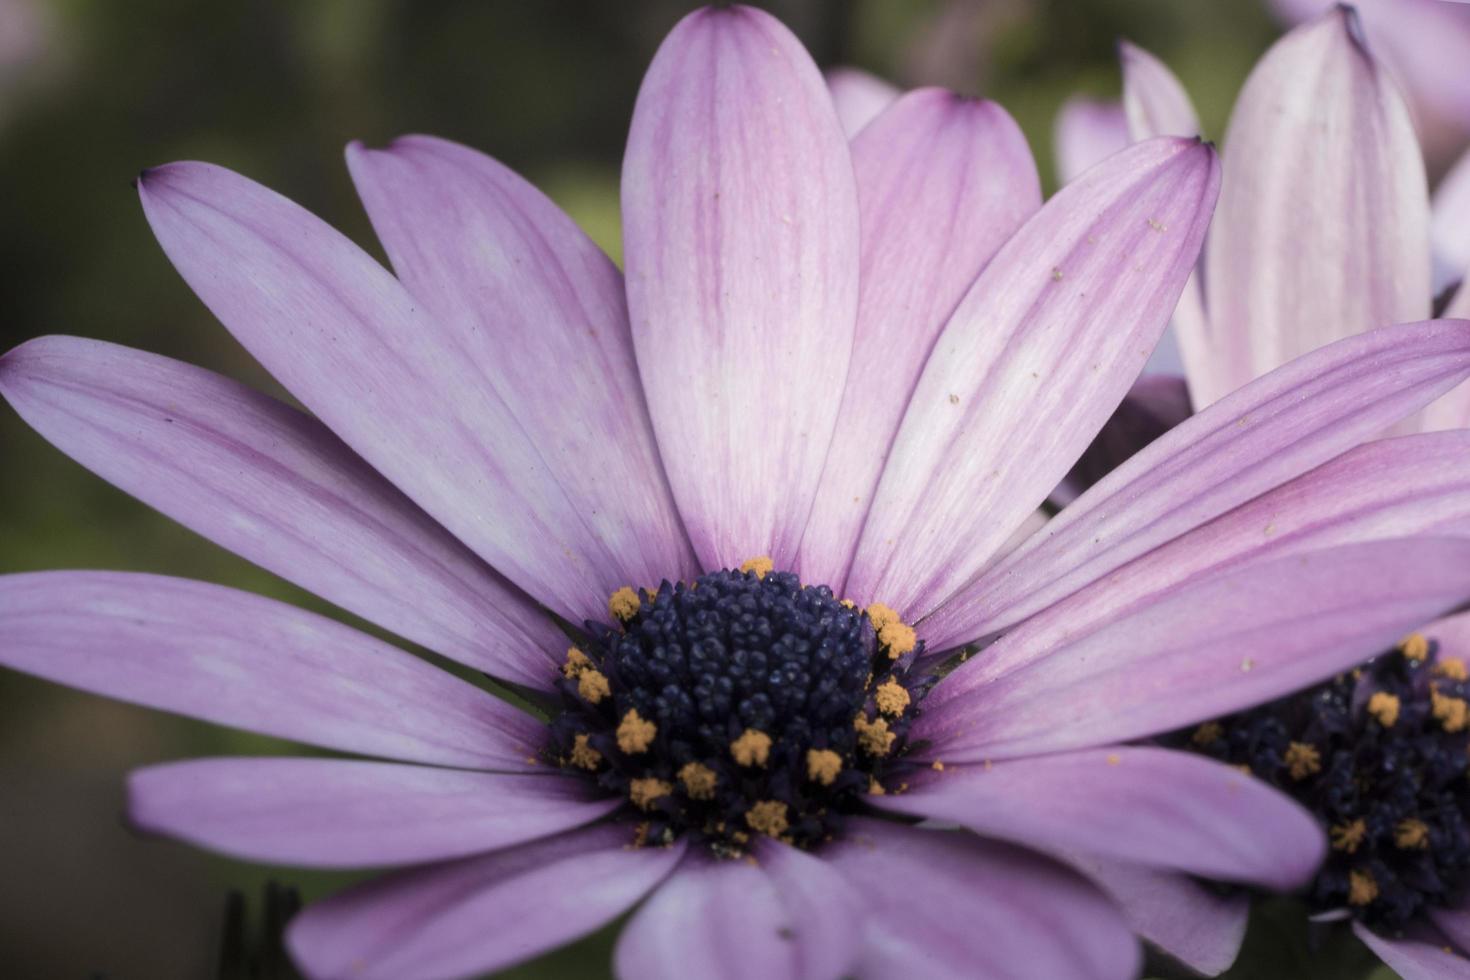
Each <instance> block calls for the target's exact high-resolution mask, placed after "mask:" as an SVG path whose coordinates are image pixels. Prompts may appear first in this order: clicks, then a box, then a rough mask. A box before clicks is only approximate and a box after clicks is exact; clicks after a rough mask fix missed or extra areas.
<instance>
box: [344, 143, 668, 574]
mask: <svg viewBox="0 0 1470 980" xmlns="http://www.w3.org/2000/svg"><path fill="white" fill-rule="evenodd" d="M347 163H348V166H349V168H350V169H351V171H352V178H353V180H354V181H355V182H356V184H357V189H358V192H359V193H360V194H361V195H362V200H363V203H364V204H365V205H366V206H367V210H368V214H369V216H370V217H371V218H372V220H373V227H374V228H375V229H376V230H377V232H378V238H379V239H381V240H382V242H383V247H384V248H385V249H387V251H388V257H389V259H391V260H392V262H393V269H394V271H395V272H397V274H398V277H399V279H400V280H402V281H403V284H404V285H405V286H407V287H408V291H409V292H411V293H412V294H413V295H414V296H415V297H416V298H417V299H418V300H419V301H420V302H422V303H423V304H424V306H425V307H426V308H427V309H428V310H429V312H430V313H432V314H433V315H434V317H436V318H437V320H438V322H439V323H441V324H443V326H444V328H445V329H446V330H448V331H449V332H451V333H452V334H453V335H454V336H455V337H456V338H457V340H458V342H459V344H460V345H461V347H462V348H463V349H464V350H465V354H466V356H467V357H468V358H469V359H470V360H472V361H473V362H474V364H475V367H476V368H477V370H478V371H479V373H480V374H481V375H482V376H483V377H484V378H485V381H486V383H487V384H489V385H490V386H491V387H492V388H493V389H494V391H495V393H496V395H498V396H499V397H500V399H501V401H502V402H503V403H504V404H505V405H506V407H507V408H508V409H509V410H510V413H511V414H512V415H513V416H514V417H515V420H516V423H517V424H518V425H519V426H520V428H521V430H522V431H523V432H525V434H526V437H527V438H528V439H529V440H530V441H531V442H532V443H534V444H535V445H536V446H537V447H538V448H539V449H540V450H541V456H542V458H543V460H544V461H545V464H546V467H547V469H548V471H549V472H550V473H551V475H552V476H553V477H554V478H555V480H556V482H557V484H558V485H560V486H561V487H562V488H563V489H564V490H565V491H566V493H567V496H568V498H569V499H571V501H572V502H573V503H574V504H576V505H577V508H578V510H579V511H581V512H582V513H583V515H584V520H585V521H586V522H587V523H588V524H589V525H590V527H591V530H592V531H593V533H594V534H596V536H597V538H598V540H600V541H602V542H603V543H605V544H606V545H607V546H608V547H609V549H610V550H611V551H612V553H613V554H614V555H616V556H618V557H619V558H620V559H621V562H622V565H623V567H624V569H625V572H626V574H627V575H629V576H631V577H630V578H628V579H627V583H626V584H642V585H646V584H650V583H657V582H659V581H661V580H662V579H664V578H668V579H671V580H676V581H677V580H679V579H681V578H691V577H692V576H693V575H694V574H695V572H696V569H695V565H694V556H693V553H692V552H691V551H690V549H689V543H688V541H687V540H686V539H685V536H684V528H683V525H682V524H681V523H680V521H679V515H678V513H677V512H676V511H675V509H674V500H673V497H672V495H671V494H670V493H669V486H668V481H667V480H666V479H665V478H664V473H663V465H662V463H661V462H660V461H659V456H658V449H657V447H656V446H655V445H654V441H653V428H652V426H651V425H650V423H649V419H648V408H647V406H646V405H645V404H644V400H643V389H642V386H641V384H640V382H639V380H638V365H637V363H636V362H635V361H634V358H633V338H632V334H631V333H630V331H629V327H628V308H627V300H626V299H625V297H624V293H623V277H622V275H621V274H620V273H619V272H618V269H617V267H616V266H615V265H613V264H612V261H611V260H610V259H609V258H608V257H607V256H606V255H604V254H603V252H602V250H601V249H599V248H598V247H597V246H596V245H595V244H593V243H592V240H591V239H590V238H588V237H587V236H586V235H585V234H584V233H583V232H582V230H581V229H580V228H578V227H577V225H576V223H575V222H573V221H572V220H571V219H570V218H568V217H567V216H566V215H565V214H563V213H562V211H561V209H560V208H558V207H557V206H556V205H555V204H553V203H552V202H551V201H550V200H549V199H548V198H547V197H546V196H545V195H544V194H542V193H541V192H540V191H538V190H537V189H536V188H534V187H532V186H531V185H530V184H529V183H527V182H526V181H525V180H522V179H521V178H520V177H519V176H517V175H516V174H515V173H513V172H512V171H511V170H509V169H508V168H507V167H505V166H503V165H501V164H500V163H498V162H496V161H495V160H492V159H491V158H489V157H487V156H485V155H484V154H482V153H476V152H475V151H474V150H471V149H469V148H467V147H463V146H459V145H457V144H455V143H450V142H448V141H447V140H437V139H431V138H429V137H424V136H410V137H406V138H404V139H399V140H396V141H394V142H393V144H392V145H391V146H390V147H388V149H386V150H369V149H365V148H364V147H362V146H361V145H360V144H353V145H352V146H350V147H349V148H348V150H347Z"/></svg>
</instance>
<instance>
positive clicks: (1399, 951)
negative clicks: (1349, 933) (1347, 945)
mask: <svg viewBox="0 0 1470 980" xmlns="http://www.w3.org/2000/svg"><path fill="white" fill-rule="evenodd" d="M1353 933H1354V934H1355V935H1356V936H1357V937H1358V938H1359V939H1361V940H1362V941H1363V942H1364V943H1365V944H1367V946H1368V948H1369V949H1371V950H1373V952H1374V953H1377V954H1378V958H1379V959H1381V960H1383V962H1384V963H1387V964H1388V966H1389V967H1390V968H1391V969H1392V970H1393V971H1394V972H1395V973H1397V974H1398V975H1399V977H1400V980H1467V978H1470V958H1467V957H1466V956H1465V954H1464V953H1460V952H1456V951H1455V950H1453V949H1448V948H1445V947H1443V946H1439V945H1436V944H1435V943H1432V942H1428V941H1426V940H1425V939H1423V938H1404V939H1390V938H1388V937H1386V936H1380V935H1379V934H1378V933H1376V932H1374V931H1373V930H1372V929H1369V928H1368V927H1367V926H1365V925H1363V924H1362V923H1361V922H1354V923H1353Z"/></svg>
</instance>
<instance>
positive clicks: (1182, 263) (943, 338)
mask: <svg viewBox="0 0 1470 980" xmlns="http://www.w3.org/2000/svg"><path fill="white" fill-rule="evenodd" d="M1217 181H1218V168H1217V167H1216V164H1215V156H1214V153H1213V151H1212V150H1210V148H1209V147H1207V146H1204V145H1202V144H1200V143H1198V142H1196V141H1189V140H1172V139H1161V140H1151V141H1149V142H1147V143H1139V144H1135V145H1134V146H1132V147H1129V148H1128V149H1126V150H1124V151H1123V152H1122V153H1119V154H1117V155H1116V156H1113V157H1110V158H1109V159H1108V160H1107V161H1105V162H1104V163H1103V164H1101V165H1099V166H1098V167H1095V168H1094V169H1092V170H1091V171H1089V172H1088V174H1087V175H1086V176H1085V177H1083V178H1082V179H1080V180H1078V181H1077V182H1075V183H1073V184H1071V185H1069V186H1067V187H1066V188H1064V189H1063V190H1062V191H1061V192H1060V193H1059V194H1057V195H1056V196H1055V197H1053V198H1052V199H1051V200H1050V201H1048V202H1047V204H1046V205H1045V206H1044V207H1043V208H1042V209H1041V211H1040V212H1039V213H1038V214H1037V215H1036V216H1035V217H1033V218H1032V219H1031V220H1030V221H1028V222H1027V223H1026V224H1025V225H1024V226H1023V227H1022V228H1021V230H1020V231H1018V232H1017V233H1016V234H1015V236H1014V237H1012V238H1011V239H1010V241H1008V242H1007V243H1006V245H1005V246H1004V247H1003V248H1002V249H1001V250H1000V252H999V254H997V255H996V257H995V258H994V259H993V260H991V262H990V264H989V265H987V266H986V267H985V271H984V272H982V273H981V274H980V278H979V279H977V280H976V281H975V284H974V286H973V287H972V288H971V289H970V291H969V292H968V293H967V294H966V295H965V298H964V300H962V301H961V303H960V306H959V308H958V309H957V310H956V311H955V314H954V316H953V317H952V318H951V319H950V322H949V324H948V325H947V326H946V327H945V328H944V331H943V333H941V334H940V337H939V341H938V343H937V344H936V346H935V348H934V352H933V354H932V355H931V356H930V358H929V361H928V363H927V364H926V365H925V366H924V372H923V375H922V376H921V377H920V379H919V384H918V387H917V389H916V390H915V392H914V396H913V399H912V400H911V401H910V402H909V405H908V409H907V411H906V413H905V415H904V418H903V423H902V425H901V426H900V428H899V432H898V436H897V438H896V439H895V441H894V445H893V450H892V452H891V453H890V454H889V457H888V462H887V464H886V465H885V467H884V470H883V477H882V480H881V481H880V482H879V484H878V490H877V494H876V496H875V498H874V501H873V507H872V510H871V512H870V513H869V515H868V519H867V523H866V524H865V525H864V527H863V533H862V538H861V542H860V544H859V545H858V551H857V558H856V559H855V561H854V562H853V569H852V575H851V577H850V578H849V581H848V587H847V593H848V594H849V595H850V596H851V597H852V598H853V599H855V600H859V601H860V602H863V603H866V602H869V601H872V600H874V599H881V600H882V601H883V602H885V603H887V604H888V605H890V606H892V607H894V608H895V609H897V610H899V611H900V612H901V613H903V614H904V616H905V617H906V618H908V619H910V620H912V619H916V618H919V617H920V616H923V615H924V614H927V613H929V612H932V611H933V610H934V608H935V607H936V606H938V605H939V604H940V603H941V602H942V601H943V600H944V599H946V598H948V597H949V596H950V595H951V594H952V593H953V592H954V591H955V590H956V589H958V588H959V587H960V586H962V585H964V584H965V583H966V582H967V581H969V580H970V579H971V578H972V577H973V576H974V575H975V573H976V572H977V571H978V570H979V569H980V568H981V567H983V566H984V564H985V562H986V561H987V560H988V559H989V558H990V556H991V555H992V554H993V553H994V551H995V549H996V548H998V547H999V546H1000V545H1001V544H1002V543H1003V542H1004V541H1005V540H1006V538H1007V537H1009V535H1010V534H1011V532H1012V531H1013V530H1014V529H1015V527H1016V526H1017V525H1018V524H1020V522H1021V520H1022V519H1023V518H1025V516H1026V515H1028V514H1030V513H1031V512H1032V511H1033V510H1035V509H1036V507H1037V506H1039V505H1040V504H1041V502H1042V501H1043V500H1045V499H1046V497H1047V495H1048V494H1050V493H1051V491H1052V490H1053V489H1054V488H1055V487H1056V485H1057V484H1058V483H1059V482H1061V479H1062V477H1064V476H1065V475H1066V473H1067V470H1068V469H1070V468H1071V466H1072V464H1073V462H1075V461H1076V459H1077V457H1079V456H1080V455H1082V452H1083V450H1085V449H1086V448H1087V445H1088V443H1090V442H1091V441H1092V437H1093V436H1094V435H1096V433H1097V432H1098V430H1099V429H1101V428H1102V426H1103V423H1104V422H1106V421H1107V419H1108V417H1109V416H1110V415H1111V414H1112V412H1113V409H1114V408H1116V407H1117V405H1118V403H1119V402H1120V401H1122V399H1123V396H1124V394H1126V392H1127V391H1128V388H1129V386H1130V385H1131V384H1132V383H1133V381H1134V380H1135V379H1136V378H1137V377H1138V373H1139V370H1140V369H1141V368H1142V367H1143V363H1144V361H1146V360H1147V359H1148V356H1149V353H1150V352H1151V351H1152V350H1153V347H1154V345H1155V344H1156V343H1157V342H1158V338H1159V334H1161V333H1162V332H1163V329H1164V325H1165V323H1166V322H1167V320H1168V317H1169V313H1170V311H1171V310H1173V308H1174V303H1175V300H1177V299H1178V298H1179V290H1180V288H1181V287H1182V286H1183V285H1184V280H1185V279H1186V278H1187V277H1188V275H1189V270H1190V268H1191V267H1192V266H1193V264H1194V260H1195V257H1196V255H1197V254H1198V251H1199V243H1200V239H1201V237H1202V236H1203V234H1204V228H1205V225H1206V224H1207V222H1208V220H1209V215H1210V209H1211V207H1212V205H1213V202H1214V194H1215V187H1216V184H1217ZM1020 447H1025V448H1024V451H1021V449H1020Z"/></svg>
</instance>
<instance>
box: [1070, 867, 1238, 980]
mask: <svg viewBox="0 0 1470 980" xmlns="http://www.w3.org/2000/svg"><path fill="white" fill-rule="evenodd" d="M1067 862H1068V863H1069V864H1071V865H1072V866H1073V867H1074V868H1076V869H1077V870H1078V871H1080V872H1082V873H1083V874H1084V875H1086V876H1087V877H1088V878H1091V879H1092V881H1093V883H1094V884H1096V885H1097V886H1098V887H1099V888H1101V889H1102V890H1103V891H1104V892H1106V893H1107V894H1108V896H1109V897H1110V898H1112V899H1113V901H1115V902H1117V903H1118V906H1119V908H1121V909H1122V910H1123V914H1124V915H1125V916H1127V918H1128V924H1129V925H1130V926H1132V928H1133V931H1134V932H1136V933H1138V934H1139V935H1140V936H1142V937H1143V938H1144V939H1146V940H1148V941H1149V942H1150V943H1152V944H1153V945H1154V946H1157V947H1158V948H1159V949H1161V950H1163V951H1164V952H1165V953H1167V954H1168V955H1169V956H1171V957H1173V958H1174V959H1175V960H1178V961H1179V962H1180V963H1182V964H1184V965H1185V966H1186V967H1188V968H1189V969H1191V970H1194V971H1196V972H1199V973H1203V974H1204V975H1206V976H1211V977H1213V976H1217V975H1218V974H1221V973H1224V972H1225V971H1226V970H1228V969H1229V968H1230V966H1231V964H1233V963H1234V962H1235V958H1236V956H1237V955H1239V953H1240V944H1241V942H1242V941H1243V940H1244V939H1245V928H1246V920H1247V919H1248V918H1249V917H1250V894H1249V893H1248V892H1245V891H1243V890H1239V889H1237V890H1235V891H1233V892H1232V893H1230V894H1228V895H1223V894H1219V893H1217V892H1216V891H1213V890H1211V889H1209V888H1207V887H1205V886H1204V885H1201V884H1200V883H1199V882H1197V881H1195V880H1194V879H1193V878H1191V877H1189V876H1188V875H1182V874H1174V873H1171V872H1167V871H1156V870H1154V869H1153V868H1145V867H1143V866H1141V865H1136V864H1129V863H1126V862H1120V861H1107V860H1103V859H1101V858H1098V857H1094V856H1091V855H1087V856H1082V855H1075V854H1074V855H1071V856H1069V857H1068V858H1067Z"/></svg>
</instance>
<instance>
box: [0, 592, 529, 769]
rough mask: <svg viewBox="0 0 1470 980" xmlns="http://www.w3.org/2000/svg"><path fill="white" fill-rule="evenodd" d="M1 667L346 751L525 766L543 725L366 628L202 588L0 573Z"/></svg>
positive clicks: (467, 764) (247, 596)
mask: <svg viewBox="0 0 1470 980" xmlns="http://www.w3.org/2000/svg"><path fill="white" fill-rule="evenodd" d="M0 637H3V642H0V664H3V665H4V666H7V667H11V668H14V669H15V670H22V671H25V672H26V673H28V674H35V675H36V676H38V677H44V678H46V679H47V680H51V681H56V682H57V683H60V684H67V685H69V686H71V687H77V688H81V689H82V690H84V691H91V692H93V693H94V694H103V695H106V696H108V697H112V698H117V699H118V700H120V701H129V702H132V703H134V704H142V705H146V706H147V707H150V708H158V709H160V710H163V711H172V712H176V713H178V714H182V715H188V716H190V717H194V718H201V719H203V720H205V721H212V722H215V723H216V724H220V725H231V726H234V727H238V728H244V729H248V730H249V731H254V732H260V733H262V734H265V735H274V736H276V737H277V738H289V739H294V740H296V741H298V742H307V743H309V744H312V745H320V746H323V747H325V748H330V749H340V750H342V751H344V752H356V753H359V754H362V755H377V756H384V757H386V758H391V759H403V760H406V761H409V762H426V763H430V764H433V765H444V766H465V767H472V768H484V769H506V770H528V769H530V768H531V767H532V766H534V765H535V762H534V756H535V755H536V753H537V752H538V750H539V746H540V744H541V742H542V741H544V738H545V727H544V726H543V725H541V724H540V723H539V722H537V721H535V720H534V719H532V718H531V717H530V716H529V715H525V714H522V713H521V712H520V711H517V710H516V709H514V708H512V707H511V706H510V705H508V704H506V703H505V702H503V701H501V700H499V699H498V698H495V697H492V696H491V695H490V694H488V693H486V692H484V691H481V690H479V689H478V688H475V687H473V686H471V685H470V684H467V683H465V682H464V681H461V680H459V679H457V678H455V677H452V676H450V675H449V674H446V673H445V672H443V671H441V670H438V669H436V668H434V667H431V666H429V665H428V664H427V663H425V662H424V661H422V660H419V659H418V658H417V657H413V656H410V655H409V654H407V653H404V652H403V651H402V650H399V649H398V648H397V647H391V646H389V645H388V644H386V643H383V642H382V641H380V640H376V639H373V638H372V637H370V636H368V635H367V634H365V633H359V632H358V631H357V630H354V629H350V628H348V627H346V626H343V625H342V624H340V623H336V622H333V621H332V620H330V619H326V618H325V617H322V616H318V615H315V614H314V613H309V612H306V611H305V610H302V609H297V608H295V607H293V606H288V605H285V604H284V603H280V602H276V601H274V600H271V599H266V598H264V597H262V596H257V595H251V594H250V593H248V592H237V591H235V590H234V589H227V588H224V587H222V586H218V585H210V584H208V583H205V582H191V581H189V580H187V579H177V578H166V577H163V576H159V575H139V574H133V573H128V572H35V573H28V574H23V575H5V576H0Z"/></svg>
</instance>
